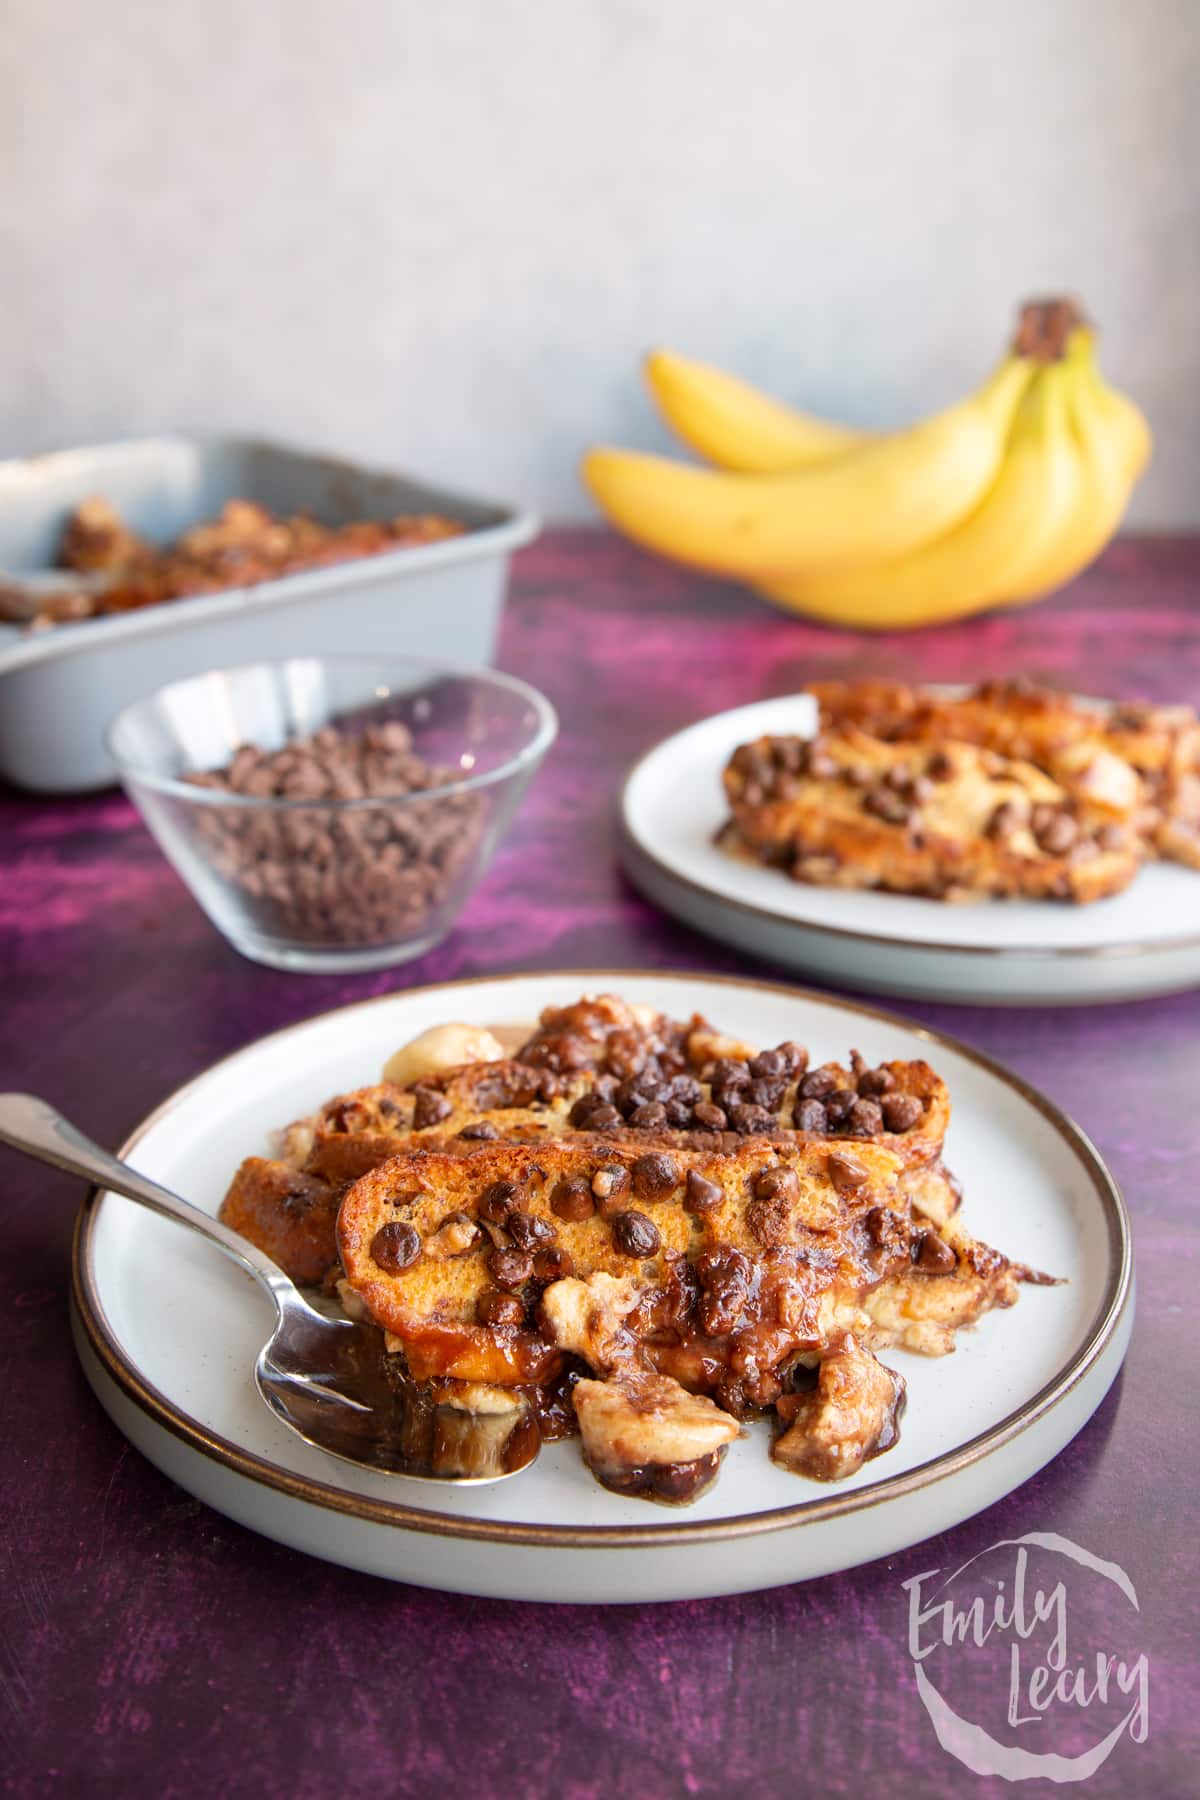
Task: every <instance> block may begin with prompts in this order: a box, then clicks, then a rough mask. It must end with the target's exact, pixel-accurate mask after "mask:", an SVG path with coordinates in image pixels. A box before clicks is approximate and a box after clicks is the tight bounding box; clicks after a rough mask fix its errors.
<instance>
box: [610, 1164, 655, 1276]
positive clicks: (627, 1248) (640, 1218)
mask: <svg viewBox="0 0 1200 1800" xmlns="http://www.w3.org/2000/svg"><path fill="white" fill-rule="evenodd" d="M635 1168H636V1164H635ZM612 1228H613V1242H614V1244H615V1245H616V1246H617V1249H618V1250H619V1251H620V1252H621V1254H622V1256H653V1255H655V1253H656V1252H657V1250H658V1248H659V1245H660V1244H661V1243H662V1238H661V1237H660V1236H659V1230H658V1226H657V1225H656V1224H655V1223H654V1220H653V1219H648V1218H647V1217H646V1215H645V1213H643V1212H619V1213H617V1214H616V1215H615V1216H614V1218H613V1222H612Z"/></svg>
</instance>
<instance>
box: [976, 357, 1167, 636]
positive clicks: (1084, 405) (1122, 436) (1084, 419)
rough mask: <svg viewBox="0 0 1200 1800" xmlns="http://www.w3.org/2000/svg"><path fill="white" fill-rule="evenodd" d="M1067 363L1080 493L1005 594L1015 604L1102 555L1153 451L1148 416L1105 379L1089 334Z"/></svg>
mask: <svg viewBox="0 0 1200 1800" xmlns="http://www.w3.org/2000/svg"><path fill="white" fill-rule="evenodd" d="M1064 366H1065V370H1066V382H1067V406H1068V414H1069V417H1070V422H1071V429H1072V434H1073V436H1074V439H1075V443H1076V445H1077V447H1078V453H1079V457H1080V462H1081V479H1080V484H1079V492H1078V494H1077V496H1076V499H1075V503H1074V505H1073V506H1071V507H1069V508H1068V509H1067V511H1066V513H1065V514H1064V516H1063V518H1062V522H1061V524H1060V527H1059V530H1058V531H1057V532H1056V533H1055V535H1054V537H1053V539H1052V540H1051V542H1050V543H1049V544H1048V545H1047V546H1046V549H1045V552H1044V554H1043V555H1041V556H1040V557H1038V558H1036V559H1035V561H1034V566H1033V567H1032V568H1031V570H1030V571H1029V573H1028V575H1027V577H1026V579H1025V580H1024V581H1023V582H1021V583H1019V584H1018V585H1017V586H1016V587H1014V588H1013V589H1011V590H1010V592H1009V594H1008V595H1007V596H1006V598H1007V599H1008V601H1009V602H1010V603H1011V604H1014V605H1016V604H1023V603H1024V602H1026V601H1029V600H1038V599H1040V598H1041V597H1042V596H1043V595H1044V594H1049V593H1052V592H1053V591H1054V589H1055V588H1059V587H1062V586H1063V584H1064V583H1065V582H1068V581H1070V580H1072V579H1073V577H1074V576H1076V575H1078V574H1079V573H1080V572H1081V571H1082V570H1083V569H1086V568H1087V566H1088V564H1089V563H1090V562H1092V561H1093V560H1094V559H1095V558H1096V557H1097V556H1098V555H1099V554H1100V552H1101V550H1103V548H1104V546H1105V545H1106V544H1107V543H1108V541H1109V539H1110V538H1111V537H1112V536H1113V534H1114V532H1115V531H1116V529H1117V527H1118V525H1119V524H1120V523H1121V520H1122V518H1123V517H1124V516H1125V509H1126V507H1127V506H1128V504H1129V496H1130V493H1131V492H1132V489H1133V484H1134V481H1135V480H1136V475H1135V474H1134V473H1133V472H1132V471H1134V470H1137V471H1140V469H1142V468H1144V466H1145V461H1146V457H1147V456H1148V455H1149V436H1150V434H1149V427H1148V426H1147V425H1146V422H1145V419H1144V418H1143V417H1142V414H1141V412H1140V411H1139V409H1138V408H1137V407H1135V406H1134V404H1133V402H1132V401H1127V400H1124V398H1123V396H1118V395H1116V394H1115V393H1114V392H1113V390H1112V389H1109V388H1107V386H1106V384H1105V383H1104V382H1103V381H1102V380H1101V378H1100V375H1099V371H1098V370H1097V369H1096V367H1095V363H1094V361H1093V358H1092V354H1091V344H1090V341H1088V342H1087V343H1084V344H1080V345H1079V346H1076V345H1074V344H1073V345H1072V347H1071V350H1070V352H1069V353H1068V357H1067V362H1066V364H1065V365H1064ZM1114 402H1117V404H1116V405H1114V404H1113V403H1114Z"/></svg>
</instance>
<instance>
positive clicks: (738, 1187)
mask: <svg viewBox="0 0 1200 1800" xmlns="http://www.w3.org/2000/svg"><path fill="white" fill-rule="evenodd" d="M509 1035H510V1040H511V1039H513V1038H515V1039H516V1040H517V1041H510V1042H509V1043H508V1044H505V1043H502V1042H501V1041H500V1040H499V1038H497V1037H495V1036H493V1035H492V1034H491V1033H490V1032H485V1031H481V1030H480V1029H478V1028H475V1027H471V1026H465V1025H448V1026H446V1027H443V1028H441V1029H439V1030H436V1031H433V1032H428V1033H426V1034H424V1036H423V1037H422V1038H420V1039H417V1040H415V1041H414V1043H413V1044H411V1045H408V1046H406V1047H405V1048H404V1049H403V1050H402V1051H401V1052H399V1053H398V1054H397V1056H395V1057H393V1058H392V1060H391V1062H390V1064H389V1065H388V1068H387V1069H386V1070H385V1075H384V1079H383V1080H382V1081H381V1082H380V1083H378V1084H376V1085H375V1086H373V1087H367V1088H361V1089H358V1090H356V1091H354V1092H352V1093H348V1094H344V1095H340V1096H338V1097H336V1098H335V1099H333V1100H330V1101H329V1102H327V1103H326V1105H325V1106H323V1107H322V1108H321V1110H320V1111H319V1112H318V1113H317V1114H316V1115H315V1116H314V1117H312V1118H308V1119H304V1120H302V1121H299V1122H297V1123H294V1124H292V1125H291V1126H289V1127H287V1128H286V1129H285V1130H284V1131H283V1132H282V1133H281V1134H280V1140H279V1146H278V1149H279V1154H278V1155H277V1156H276V1157H274V1158H262V1157H250V1158H248V1159H247V1160H246V1161H245V1162H243V1164H242V1165H241V1167H240V1168H239V1169H238V1171H237V1172H236V1174H235V1176H234V1178H233V1181H232V1183H231V1186H230V1188H229V1192H228V1194H227V1195H226V1198H225V1201H224V1204H223V1207H222V1213H221V1216H222V1218H223V1219H224V1221H225V1222H226V1223H227V1224H228V1225H231V1226H233V1227H234V1228H235V1229H237V1230H239V1231H241V1232H242V1233H243V1234H244V1235H245V1236H247V1237H248V1238H250V1239H251V1240H252V1241H253V1242H254V1243H256V1244H258V1245H259V1246H260V1248H262V1249H264V1250H265V1251H267V1252H268V1254H270V1255H271V1256H273V1257H274V1258H275V1259H276V1260H277V1261H278V1262H279V1263H280V1264H281V1265H282V1266H283V1267H284V1268H285V1269H286V1270H287V1272H288V1273H289V1274H290V1275H291V1276H292V1277H293V1279H295V1280H297V1281H299V1282H302V1283H308V1284H313V1285H316V1284H320V1285H322V1286H323V1287H324V1289H325V1291H326V1293H327V1294H329V1295H331V1296H334V1295H336V1296H337V1298H338V1299H339V1300H340V1302H341V1304H342V1305H343V1306H344V1307H345V1309H346V1310H347V1311H348V1312H349V1313H350V1314H351V1315H352V1316H354V1317H358V1318H361V1319H363V1320H365V1321H369V1322H370V1323H371V1324H372V1325H373V1326H375V1327H377V1328H378V1330H379V1332H380V1334H381V1337H380V1348H381V1355H382V1357H383V1359H384V1363H385V1367H386V1369H387V1372H388V1375H389V1380H390V1382H391V1386H392V1390H393V1391H394V1393H395V1395H396V1404H397V1406H398V1407H406V1408H408V1409H409V1410H410V1411H411V1413H412V1416H413V1417H414V1418H415V1419H427V1418H428V1417H429V1416H430V1413H431V1410H435V1409H437V1408H451V1409H453V1411H454V1414H455V1418H456V1421H457V1422H458V1425H459V1427H461V1422H462V1419H463V1417H464V1415H465V1416H468V1417H469V1416H471V1415H475V1416H477V1417H478V1419H479V1421H480V1428H481V1430H483V1431H485V1432H486V1433H487V1434H488V1436H489V1440H493V1439H495V1437H496V1433H497V1429H498V1427H497V1420H500V1421H501V1426H500V1429H501V1430H503V1429H507V1428H508V1427H507V1426H506V1425H504V1423H503V1421H506V1420H509V1421H511V1425H512V1427H513V1428H516V1426H517V1425H518V1424H519V1423H521V1422H524V1421H527V1420H528V1419H530V1418H534V1419H536V1420H537V1422H538V1425H539V1426H540V1429H541V1431H542V1434H543V1436H545V1437H561V1436H565V1435H570V1434H575V1433H578V1435H579V1436H580V1438H581V1441H582V1447H583V1454H584V1458H585V1461H586V1462H587V1465H588V1467H589V1468H590V1469H591V1470H592V1472H593V1473H594V1475H595V1476H596V1477H597V1479H598V1480H600V1481H601V1482H602V1483H603V1484H604V1485H606V1486H608V1487H610V1488H612V1489H614V1490H616V1491H618V1492H620V1493H623V1494H634V1495H641V1496H644V1497H646V1498H649V1499H656V1500H662V1501H669V1502H673V1503H676V1504H678V1503H681V1502H686V1501H688V1500H690V1499H693V1498H694V1497H695V1496H696V1495H697V1494H699V1493H700V1492H702V1491H703V1490H704V1488H706V1487H707V1486H708V1485H709V1484H710V1483H711V1482H712V1481H713V1480H714V1479H715V1477H716V1475H717V1473H718V1470H719V1467H720V1462H721V1458H722V1457H723V1455H724V1453H725V1451H726V1448H727V1447H728V1445H729V1443H730V1442H732V1441H733V1439H735V1438H736V1437H737V1436H738V1434H739V1431H740V1428H741V1424H742V1422H743V1421H747V1420H752V1419H757V1418H764V1419H768V1420H770V1421H771V1422H772V1424H773V1426H774V1437H773V1442H772V1449H771V1454H772V1456H773V1457H774V1459H775V1461H776V1462H777V1463H778V1464H779V1465H780V1466H781V1467H783V1468H786V1469H789V1470H792V1471H795V1472H796V1473H798V1474H800V1475H803V1476H806V1477H808V1478H810V1479H815V1480H819V1481H830V1480H836V1479H838V1478H840V1477H843V1476H846V1475H849V1474H852V1473H853V1472H854V1471H855V1470H857V1469H858V1468H860V1467H861V1466H862V1464H863V1463H864V1462H865V1461H866V1460H867V1459H868V1458H869V1457H872V1456H875V1455H878V1454H879V1453H880V1452H882V1451H884V1450H886V1449H887V1448H888V1447H889V1446H890V1445H891V1444H893V1443H895V1442H896V1439H897V1436H898V1431H899V1421H900V1416H901V1413H902V1411H903V1406H904V1382H903V1379H902V1378H901V1376H900V1375H899V1374H897V1373H895V1372H894V1371H893V1370H891V1369H889V1368H887V1366H886V1365H885V1364H884V1363H883V1362H881V1361H880V1360H879V1358H878V1356H877V1354H876V1352H878V1351H881V1350H886V1349H887V1348H888V1347H891V1346H898V1347H901V1348H903V1349H907V1350H915V1351H918V1352H921V1353H923V1354H926V1355H932V1356H938V1355H943V1354H945V1353H946V1352H948V1351H950V1350H952V1349H953V1348H954V1342H955V1333H956V1332H957V1330H958V1329H959V1328H960V1327H962V1326H964V1325H969V1324H971V1323H972V1322H973V1321H974V1320H976V1319H978V1318H979V1317H980V1316H981V1315H982V1314H983V1313H984V1312H986V1311H988V1310H989V1309H991V1308H993V1307H1008V1306H1011V1305H1012V1304H1013V1303H1014V1302H1015V1300H1016V1299H1017V1296H1018V1291H1019V1286H1020V1283H1021V1282H1022V1281H1044V1280H1046V1279H1047V1277H1044V1276H1040V1275H1037V1274H1036V1273H1034V1272H1033V1271H1032V1270H1030V1269H1028V1268H1025V1267H1024V1266H1022V1265H1021V1264H1018V1263H1014V1262H1012V1261H1010V1260H1009V1259H1008V1258H1007V1257H1005V1256H1004V1255H1002V1254H1001V1253H1000V1252H998V1251H996V1250H993V1249H991V1248H989V1247H988V1246H986V1245H984V1244H981V1243H979V1242H978V1241H977V1240H975V1239H974V1238H973V1237H972V1236H971V1235H970V1234H969V1232H968V1231H967V1230H966V1228H965V1227H964V1225H963V1223H962V1220H961V1216H960V1204H959V1203H960V1197H961V1196H960V1190H959V1187H958V1184H957V1182H956V1181H955V1179H954V1177H953V1176H952V1175H951V1174H950V1173H949V1171H948V1170H947V1169H946V1167H945V1165H944V1162H943V1160H942V1149H943V1143H944V1139H945V1134H946V1128H947V1124H948V1122H949V1117H950V1101H949V1096H948V1094H947V1092H946V1087H945V1084H944V1083H943V1082H942V1080H941V1079H940V1077H939V1076H938V1075H937V1074H936V1073H935V1071H934V1070H933V1069H932V1068H930V1067H929V1065H928V1064H927V1063H924V1062H921V1061H909V1062H884V1063H880V1064H877V1065H875V1066H869V1065H868V1064H867V1063H866V1062H865V1061H864V1059H863V1058H861V1057H860V1056H858V1055H857V1053H854V1052H852V1053H851V1054H850V1056H849V1057H848V1059H847V1061H846V1062H845V1063H838V1062H824V1063H819V1064H815V1063H814V1062H813V1061H812V1059H811V1057H810V1055H809V1052H808V1051H807V1049H806V1048H804V1047H803V1046H801V1045H799V1044H797V1043H792V1042H786V1043H782V1044H778V1045H775V1046H773V1047H770V1048H766V1049H760V1048H759V1047H758V1046H756V1045H753V1044H748V1043H745V1042H743V1041H741V1040H739V1039H735V1038H732V1037H729V1036H727V1035H725V1034H723V1033H722V1032H721V1031H719V1030H718V1029H716V1028H715V1027H714V1026H712V1025H710V1024H709V1023H708V1021H706V1020H704V1019H702V1018H699V1017H693V1018H691V1019H688V1020H675V1019H671V1018H668V1017H666V1016H664V1015H662V1014H657V1013H654V1012H652V1011H649V1010H647V1009H645V1008H639V1007H632V1006H629V1005H627V1004H626V1003H625V1002H624V1001H623V1000H621V999H620V998H618V997H617V996H614V995H602V996H599V997H591V998H584V999H581V1000H580V1001H578V1002H577V1003H575V1004H574V1005H572V1006H567V1007H562V1008H553V1009H550V1010H548V1011H547V1012H546V1013H544V1014H543V1016H542V1018H541V1020H540V1021H539V1023H538V1025H537V1027H536V1028H535V1029H534V1030H533V1031H532V1032H528V1033H512V1034H509ZM460 1439H461V1429H460V1430H459V1434H458V1439H456V1441H459V1440H460Z"/></svg>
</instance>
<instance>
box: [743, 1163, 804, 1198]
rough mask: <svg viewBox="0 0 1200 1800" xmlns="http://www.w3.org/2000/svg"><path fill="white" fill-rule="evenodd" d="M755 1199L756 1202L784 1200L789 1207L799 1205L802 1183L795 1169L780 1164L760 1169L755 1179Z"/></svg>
mask: <svg viewBox="0 0 1200 1800" xmlns="http://www.w3.org/2000/svg"><path fill="white" fill-rule="evenodd" d="M754 1197H755V1199H756V1200H784V1201H786V1202H787V1204H788V1205H789V1206H795V1205H797V1204H798V1203H799V1200H800V1182H799V1178H798V1177H797V1175H796V1171H795V1169H788V1168H785V1167H783V1166H782V1165H779V1164H776V1165H775V1166H774V1167H772V1168H768V1169H759V1171H758V1173H757V1174H756V1175H755V1177H754Z"/></svg>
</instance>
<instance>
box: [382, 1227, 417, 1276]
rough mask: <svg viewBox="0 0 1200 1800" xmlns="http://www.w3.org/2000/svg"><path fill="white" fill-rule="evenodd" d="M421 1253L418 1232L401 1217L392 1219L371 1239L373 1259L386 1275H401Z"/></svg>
mask: <svg viewBox="0 0 1200 1800" xmlns="http://www.w3.org/2000/svg"><path fill="white" fill-rule="evenodd" d="M420 1254H421V1239H420V1237H419V1235H418V1233H417V1232H416V1231H415V1230H414V1229H413V1227H412V1226H411V1225H408V1224H405V1222H404V1221H403V1220H401V1219H390V1220H389V1221H388V1223H387V1224H386V1225H381V1226H380V1227H379V1230H378V1231H377V1232H376V1233H375V1236H374V1237H373V1238H372V1239H371V1258H372V1261H374V1262H375V1263H377V1264H378V1266H379V1267H380V1268H381V1269H382V1270H383V1272H384V1274H385V1275H399V1274H401V1273H402V1271H403V1270H405V1269H411V1267H412V1265H413V1264H414V1263H415V1262H416V1260H417V1258H418V1256H420Z"/></svg>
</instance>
